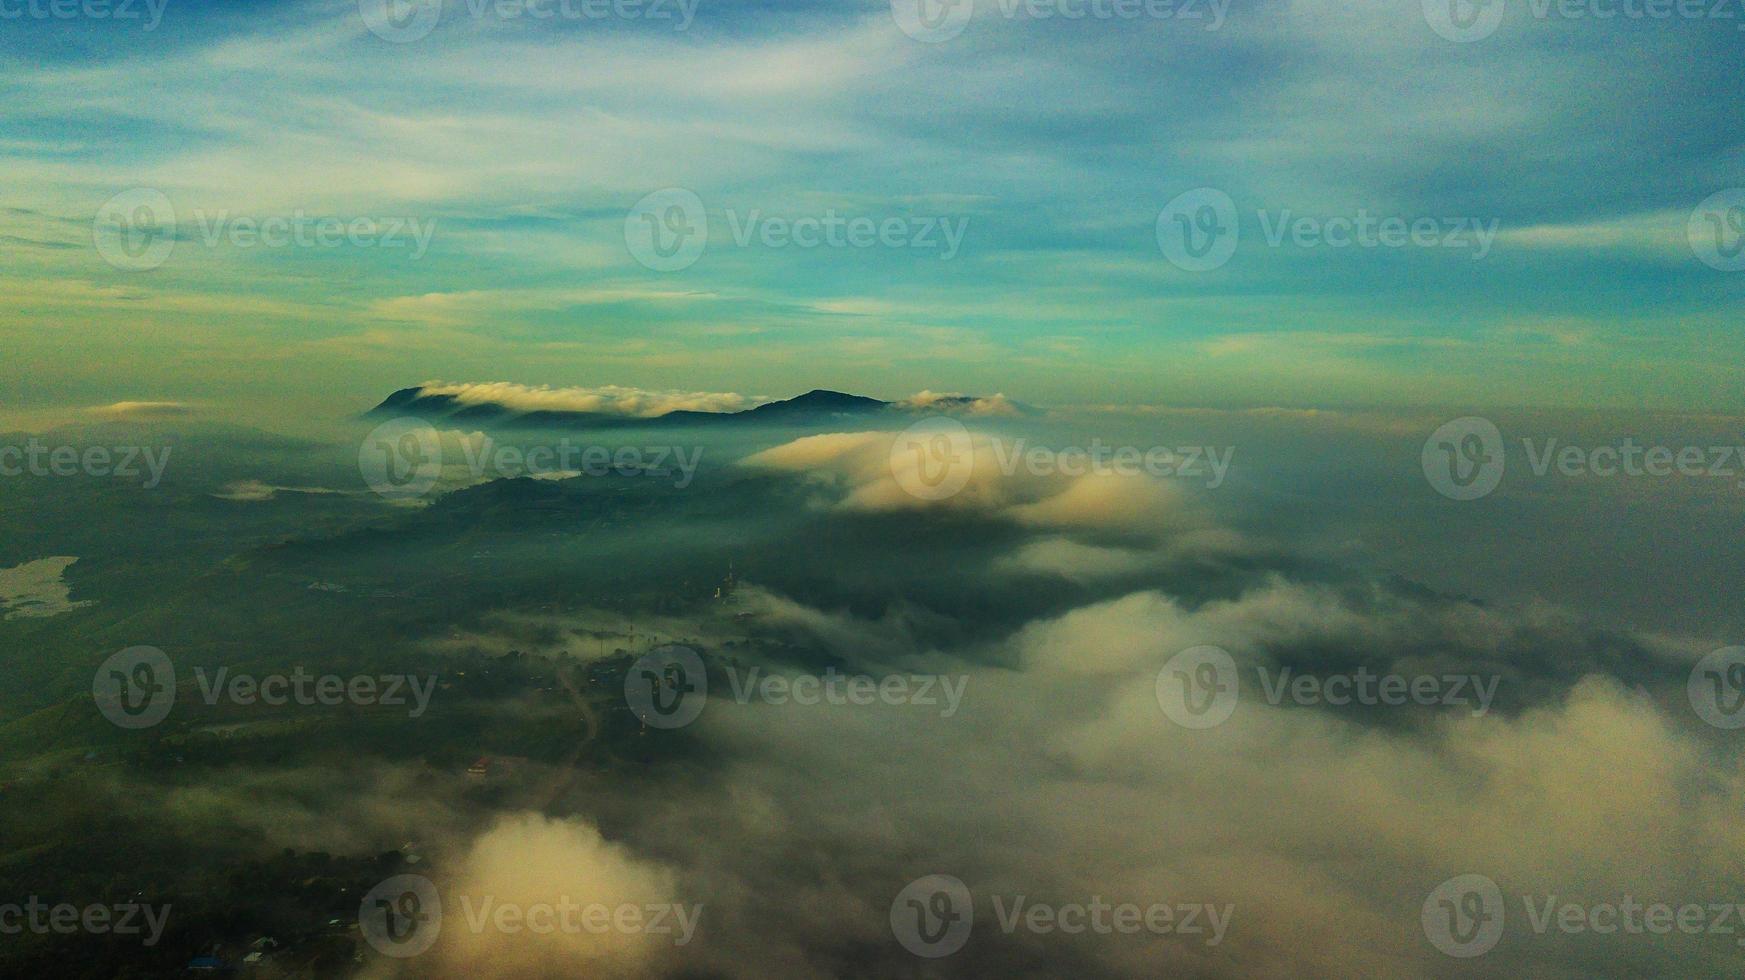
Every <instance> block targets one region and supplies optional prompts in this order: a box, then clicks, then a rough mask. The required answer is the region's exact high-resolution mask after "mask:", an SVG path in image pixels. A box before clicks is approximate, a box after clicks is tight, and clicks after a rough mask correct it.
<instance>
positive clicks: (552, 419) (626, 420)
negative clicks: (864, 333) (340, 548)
mask: <svg viewBox="0 0 1745 980" xmlns="http://www.w3.org/2000/svg"><path fill="white" fill-rule="evenodd" d="M971 400H972V399H969V398H963V399H961V401H962V402H968V401H971ZM951 401H953V402H957V401H959V400H958V399H952V400H951ZM899 410H900V409H899V408H898V406H897V405H896V404H895V403H893V402H887V401H881V400H879V399H877V398H868V397H866V396H865V395H851V394H848V393H846V392H841V391H830V390H828V389H824V388H814V389H813V390H811V391H808V392H806V393H805V394H803V395H799V396H797V397H794V398H789V399H786V400H784V401H774V402H769V403H767V404H763V405H759V406H757V407H756V408H748V409H746V410H744V411H741V412H698V411H689V410H680V411H674V412H668V413H666V414H664V415H658V416H654V417H652V418H634V417H629V416H624V415H612V414H607V413H604V412H569V411H561V410H551V409H543V410H537V411H530V412H517V411H515V410H514V409H512V408H509V407H507V406H504V405H498V404H494V403H491V402H481V403H475V404H471V405H463V404H461V403H459V402H458V401H457V400H456V398H455V396H454V395H452V394H446V393H440V392H427V391H425V390H424V388H423V387H422V386H418V387H413V388H402V389H400V390H399V391H396V392H394V393H393V394H391V395H389V396H388V397H387V398H385V399H383V400H382V403H381V404H380V405H377V406H376V407H375V408H372V409H370V410H369V412H367V413H365V415H366V417H383V416H413V417H417V418H425V419H431V420H438V419H440V420H442V421H445V422H465V423H470V424H474V425H499V426H503V427H514V428H589V429H595V428H627V427H631V426H660V425H763V426H810V425H818V424H823V423H827V422H831V421H837V420H842V419H845V418H865V417H871V416H877V415H879V414H882V413H885V412H892V411H899Z"/></svg>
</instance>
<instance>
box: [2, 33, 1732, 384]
mask: <svg viewBox="0 0 1745 980" xmlns="http://www.w3.org/2000/svg"><path fill="white" fill-rule="evenodd" d="M38 2H39V4H40V3H41V2H42V0H38ZM163 2H164V5H163V6H162V9H161V20H159V21H158V22H157V24H156V26H155V28H152V29H150V30H147V29H146V26H147V18H149V17H150V16H151V14H150V11H149V10H148V9H147V5H146V4H145V3H144V0H137V2H136V3H135V4H134V6H133V10H135V11H137V12H138V13H139V14H140V15H141V17H140V19H136V20H117V19H114V18H113V17H108V18H96V17H90V16H74V17H72V18H70V19H61V18H56V17H53V16H41V15H39V14H40V10H41V9H43V8H41V7H38V8H31V7H29V6H28V3H29V0H4V2H0V14H3V15H4V19H0V92H4V96H5V97H4V98H3V99H0V159H3V163H0V166H3V167H4V170H5V173H6V174H7V177H8V179H7V180H6V181H5V182H4V185H3V187H0V209H5V210H3V211H0V256H3V257H4V261H3V264H0V287H3V288H4V289H5V290H6V292H7V293H8V295H9V296H10V297H11V300H12V301H11V302H10V303H8V304H6V306H5V307H4V308H0V337H3V339H4V341H5V344H6V347H7V349H8V350H9V351H10V352H11V354H12V356H9V357H7V358H5V359H4V360H0V390H5V391H9V392H12V393H13V394H12V396H11V397H9V398H7V399H5V400H4V402H0V412H3V411H8V410H9V411H12V412H29V411H34V410H40V409H45V408H49V407H53V406H57V405H77V404H89V403H99V402H107V401H114V400H119V399H123V398H127V399H169V400H187V401H203V402H211V403H215V404H238V403H240V404H243V405H245V406H249V407H250V408H259V407H260V406H268V407H270V411H283V410H285V409H287V408H290V407H296V409H297V410H299V411H303V410H311V409H314V408H315V407H316V406H319V405H324V404H326V405H333V406H334V408H333V409H332V410H334V411H348V410H351V409H352V408H354V407H355V406H354V404H353V403H354V402H356V401H358V400H364V401H368V400H370V399H371V398H372V397H375V396H379V395H380V394H381V393H385V391H386V390H388V389H391V388H393V387H398V386H401V385H404V384H412V383H416V382H419V381H423V380H426V379H429V378H438V377H440V378H448V379H452V380H469V381H484V380H508V381H516V382H523V383H530V384H580V385H599V384H630V385H638V386H642V387H648V388H678V389H703V390H721V391H743V392H752V393H760V394H774V395H781V394H789V393H792V392H795V391H799V390H804V389H806V388H810V387H814V386H827V387H838V388H848V389H854V390H860V391H865V392H867V393H871V394H877V395H884V396H900V395H904V394H908V393H911V392H914V391H917V390H920V389H923V388H930V389H933V390H967V391H978V392H991V391H1003V392H1005V393H1006V394H1008V395H1012V396H1014V397H1018V398H1020V399H1025V400H1029V401H1034V402H1040V403H1047V404H1079V403H1098V404H1100V403H1111V402H1113V403H1123V404H1126V403H1134V404H1170V405H1217V406H1229V405H1290V406H1317V407H1342V406H1384V407H1385V406H1429V405H1435V406H1443V405H1450V406H1452V405H1477V406H1493V405H1545V406H1583V407H1610V408H1637V407H1645V408H1655V409H1680V410H1697V411H1718V412H1732V411H1738V410H1740V409H1741V408H1745V384H1741V382H1740V381H1739V375H1738V372H1737V371H1736V370H1735V369H1734V368H1733V365H1734V364H1735V363H1737V361H1738V358H1739V355H1740V354H1741V353H1742V351H1741V341H1740V336H1739V335H1740V331H1739V329H1738V327H1739V323H1738V320H1739V318H1738V316H1737V312H1736V311H1737V310H1738V308H1739V307H1740V299H1741V296H1742V295H1745V272H1737V271H1724V270H1723V269H1720V268H1715V267H1711V265H1709V264H1705V263H1704V262H1703V261H1702V260H1701V259H1700V258H1699V256H1698V255H1697V254H1696V252H1695V251H1694V250H1693V247H1692V244H1691V241H1690V236H1689V232H1690V227H1691V225H1692V222H1693V220H1694V221H1696V222H1697V224H1698V226H1699V227H1701V224H1702V216H1701V215H1700V214H1699V215H1697V216H1696V217H1695V218H1693V212H1694V211H1696V210H1697V209H1699V207H1700V206H1701V205H1702V204H1703V202H1705V200H1713V198H1712V195H1715V194H1717V193H1721V192H1725V191H1728V190H1729V189H1732V188H1739V187H1745V113H1741V112H1740V111H1739V108H1738V106H1739V96H1740V94H1741V89H1742V88H1745V85H1742V83H1741V78H1740V74H1739V72H1740V68H1741V66H1742V65H1745V32H1742V31H1741V29H1740V28H1741V27H1745V2H1735V3H1734V4H1732V5H1731V6H1727V5H1722V6H1721V7H1718V8H1717V7H1714V6H1713V5H1712V4H1706V5H1704V8H1703V12H1704V13H1705V14H1708V13H1710V12H1711V11H1712V12H1715V13H1720V14H1727V13H1730V14H1731V15H1732V16H1731V17H1726V18H1720V17H1713V18H1712V17H1708V16H1705V17H1703V18H1701V19H1687V18H1680V17H1677V16H1672V17H1667V18H1664V19H1653V18H1647V17H1641V18H1637V17H1629V16H1618V17H1615V18H1612V19H1599V18H1597V17H1595V16H1593V13H1594V11H1595V10H1601V11H1603V10H1610V9H1617V10H1623V9H1624V5H1623V4H1622V3H1621V2H1620V3H1616V4H1614V3H1612V2H1611V0H1596V2H1597V3H1598V4H1599V7H1597V8H1590V7H1588V6H1587V5H1586V4H1583V5H1582V6H1581V7H1580V8H1579V9H1578V10H1577V12H1578V13H1582V15H1581V16H1561V15H1559V14H1558V13H1557V12H1556V8H1551V9H1550V10H1548V11H1547V13H1546V16H1544V17H1540V16H1537V15H1536V11H1535V9H1534V7H1533V5H1532V4H1531V3H1529V2H1528V0H1501V2H1502V3H1503V8H1502V9H1503V18H1502V21H1501V25H1500V27H1499V28H1498V29H1497V30H1496V31H1495V33H1494V34H1492V35H1490V36H1487V37H1483V38H1482V39H1478V40H1474V41H1470V42H1466V43H1457V42H1454V41H1450V40H1447V39H1445V38H1444V37H1441V36H1439V35H1438V34H1437V33H1436V31H1435V30H1433V29H1432V21H1434V20H1435V19H1436V16H1437V14H1436V8H1435V7H1434V5H1431V6H1422V5H1420V4H1418V3H1415V2H1414V3H1398V2H1393V3H1381V2H1368V0H1358V2H1351V3H1335V2H1324V3H1323V2H1306V3H1274V2H1266V3H1249V2H1243V0H1232V2H1231V3H1230V4H1229V6H1228V8H1227V9H1224V10H1222V11H1221V12H1219V14H1218V16H1221V18H1222V19H1221V22H1217V23H1216V27H1215V29H1213V26H1214V21H1216V20H1217V18H1216V17H1214V16H1213V11H1212V10H1211V9H1210V0H1203V2H1202V4H1200V5H1197V6H1195V7H1193V8H1188V9H1183V8H1180V7H1157V8H1153V9H1154V10H1159V11H1167V12H1169V14H1170V15H1169V16H1151V15H1145V14H1143V13H1141V15H1139V16H1133V17H1119V16H1112V17H1098V16H1086V17H1083V18H1078V19H1063V18H1062V17H1059V16H1055V17H1048V18H1043V19H1039V18H1038V17H1037V16H1035V15H1034V14H1035V10H1034V9H1033V8H1032V7H1031V6H1029V5H1025V4H1019V5H1018V6H1017V7H1016V10H1015V12H1014V13H1013V14H1012V15H1010V16H1008V15H1007V14H1006V13H1005V12H1004V11H1002V9H1001V7H1000V4H999V2H998V0H990V2H988V3H985V4H983V5H980V6H978V7H977V8H976V11H975V16H974V17H973V18H972V19H970V20H969V21H968V22H967V23H966V24H963V25H962V29H961V33H959V34H957V35H956V36H954V37H951V38H949V39H946V40H938V41H936V42H929V41H925V40H917V39H916V38H914V37H911V36H910V35H909V34H907V33H905V32H904V30H902V29H901V27H900V26H899V20H900V19H901V18H900V17H899V16H894V15H893V9H892V7H891V6H890V5H889V4H883V3H870V2H869V3H853V4H850V3H826V4H818V3H780V4H771V3H759V4H749V3H734V4H726V3H711V2H710V0H697V2H696V4H695V8H694V11H691V12H690V13H689V14H688V16H690V17H691V18H692V19H691V20H690V21H689V23H688V24H684V23H683V18H684V17H685V16H687V14H685V13H683V12H681V11H680V9H679V5H678V4H677V3H676V2H673V3H669V4H666V5H664V6H663V7H661V8H660V10H659V11H658V12H659V13H664V14H670V15H671V16H669V17H666V18H664V19H662V18H651V17H650V16H647V11H646V10H642V11H641V13H639V14H638V15H637V16H628V17H626V16H605V17H597V16H566V15H565V14H564V12H563V11H562V10H560V9H559V8H558V3H559V2H560V0H550V2H549V4H548V5H547V6H546V7H544V8H542V9H545V10H550V11H554V12H555V15H554V16H551V17H537V16H533V15H532V14H531V13H529V12H526V11H522V12H520V13H519V14H517V13H515V10H516V8H512V7H510V8H501V9H505V10H508V11H509V12H510V13H509V15H507V16H505V15H503V14H502V13H499V12H497V11H498V10H499V9H500V8H497V7H495V6H492V5H481V6H480V7H479V8H478V9H479V10H480V13H479V14H478V15H475V14H474V10H473V8H470V7H469V4H468V0H447V2H446V3H445V4H444V5H443V7H442V9H441V12H440V13H441V16H440V18H439V19H438V20H437V21H436V22H435V23H434V26H433V28H432V29H430V30H429V32H428V34H425V35H423V36H421V37H418V38H416V39H414V40H407V41H404V42H403V43H396V42H394V41H390V40H385V39H384V38H383V37H381V36H378V35H377V34H376V33H373V32H372V31H371V30H370V29H369V25H368V23H366V16H365V11H366V10H368V9H369V8H370V5H371V4H372V3H373V2H374V0H364V9H360V5H359V3H358V2H356V0H341V2H330V3H300V2H292V3H193V2H186V0H163ZM573 2H577V3H579V0H573ZM687 2H688V0H687ZM903 2H907V0H899V4H901V3H903ZM1062 4H1065V5H1067V7H1068V8H1069V9H1085V6H1086V5H1085V3H1083V2H1081V0H1049V2H1048V3H1046V4H1044V3H1042V2H1041V0H1038V2H1037V4H1036V5H1035V6H1036V7H1039V8H1042V9H1045V10H1046V9H1055V10H1058V9H1060V7H1061V5H1062ZM408 9H409V11H411V12H412V13H414V14H416V13H417V11H418V9H419V8H418V7H417V6H416V5H414V6H413V7H410V8H408ZM569 9H570V10H582V9H584V8H582V7H579V6H576V7H571V8H569ZM587 9H594V8H587ZM638 9H641V8H638ZM1100 9H1110V8H1100ZM1141 9H1142V8H1141ZM1630 9H1637V10H1640V9H1641V8H1640V7H1639V6H1638V7H1632V8H1630ZM1687 9H1690V10H1693V11H1694V10H1695V9H1696V8H1695V7H1694V6H1693V7H1690V8H1687ZM33 10H34V11H37V13H33ZM1190 13H1192V14H1202V15H1203V16H1198V17H1197V18H1195V17H1190V16H1189V14H1190ZM681 27H682V29H681ZM134 188H149V189H152V190H154V191H157V192H160V193H161V194H162V195H163V197H164V199H166V200H168V201H169V202H171V204H172V205H173V210H174V214H175V218H176V225H175V233H174V236H173V237H174V241H175V245H174V248H173V251H172V252H171V253H170V254H169V255H168V257H167V258H166V259H165V260H164V261H163V262H162V263H161V264H159V265H156V266H155V267H153V268H150V269H145V270H134V269H126V268H116V267H114V266H113V265H111V264H110V263H107V262H105V260H104V258H103V256H102V255H101V254H100V253H99V251H98V250H97V249H96V248H94V247H93V246H92V242H93V221H94V220H95V219H97V218H98V217H99V216H100V215H102V214H103V213H104V211H103V208H104V204H105V202H106V201H110V200H111V199H112V198H113V197H114V196H115V195H117V194H118V193H121V192H125V191H129V190H131V189H134ZM666 188H682V189H684V190H687V191H689V192H692V193H694V194H695V195H696V197H697V200H698V201H700V202H701V204H702V207H703V212H704V214H705V215H706V221H707V226H708V239H707V242H708V243H707V247H706V248H705V249H704V251H703V253H702V255H701V256H700V257H698V258H697V259H696V260H695V261H694V263H692V264H690V265H688V266H686V267H684V268H682V269H676V270H672V271H657V270H654V269H650V268H648V267H645V266H644V265H643V264H641V263H639V262H638V261H637V260H636V258H635V257H634V256H633V255H632V249H631V248H629V247H627V244H626V236H625V227H626V218H627V214H628V212H630V211H631V210H632V209H633V208H634V207H635V206H636V205H637V203H638V202H639V201H641V200H643V199H644V198H645V196H646V195H648V194H650V193H651V192H655V191H659V190H662V189H666ZM1197 188H1215V189H1216V190H1218V191H1220V192H1222V193H1223V194H1225V195H1227V196H1228V198H1229V200H1230V201H1231V202H1232V203H1233V205H1234V209H1235V216H1236V225H1237V227H1238V233H1237V244H1236V248H1235V251H1234V254H1232V255H1231V256H1230V257H1229V259H1228V261H1226V262H1225V263H1224V264H1222V265H1220V266H1218V267H1216V268H1212V269H1209V270H1205V271H1194V270H1191V269H1184V268H1181V267H1179V266H1178V265H1177V264H1175V263H1173V262H1172V261H1170V259H1169V257H1168V256H1167V255H1166V254H1165V250H1164V249H1162V248H1160V245H1159V239H1158V226H1159V213H1160V211H1161V210H1163V209H1165V207H1166V206H1167V205H1169V204H1170V202H1172V201H1173V200H1176V199H1178V196H1179V195H1182V194H1184V193H1186V192H1191V191H1194V190H1195V189H1197ZM1742 193H1745V192H1742ZM1721 200H1722V206H1721V210H1720V211H1718V212H1716V213H1717V214H1719V215H1720V217H1721V219H1722V221H1723V225H1722V226H1721V230H1720V231H1719V232H1718V233H1719V234H1720V235H1721V236H1722V241H1723V243H1731V242H1732V241H1734V240H1736V236H1734V235H1733V232H1732V231H1731V230H1730V229H1731V226H1728V225H1726V224H1725V223H1724V222H1725V220H1726V219H1727V217H1728V216H1729V215H1733V214H1736V213H1737V212H1735V211H1729V210H1728V209H1727V208H1728V207H1729V206H1730V204H1731V201H1732V199H1730V198H1723V199H1721ZM1740 204H1741V205H1745V198H1741V200H1740ZM827 216H836V217H838V218H841V219H843V220H848V219H855V218H858V219H862V220H863V221H867V222H886V221H890V220H893V219H894V220H896V221H897V222H898V223H899V224H900V225H901V226H902V227H903V228H904V229H905V231H904V235H906V236H907V238H906V239H904V241H905V244H902V245H901V246H899V247H892V246H888V245H884V244H875V245H872V246H870V247H828V246H824V247H816V248H801V247H796V246H794V245H791V244H789V245H784V244H781V241H782V239H781V235H780V230H781V227H780V225H779V222H778V224H777V227H776V230H775V232H773V234H775V236H776V237H775V238H774V239H766V238H765V237H763V236H764V233H765V232H767V231H769V229H770V226H769V219H771V218H776V219H789V220H792V219H814V220H823V219H825V218H826V217H827ZM1361 216H1368V217H1369V218H1371V219H1374V220H1381V219H1395V220H1398V221H1401V222H1405V223H1411V222H1415V221H1426V220H1427V221H1430V222H1433V223H1434V224H1435V226H1436V227H1437V228H1438V229H1442V230H1444V231H1447V232H1455V231H1460V230H1461V229H1465V228H1471V229H1473V230H1475V231H1476V230H1479V229H1484V228H1490V229H1492V230H1493V233H1494V236H1495V237H1494V241H1493V242H1492V243H1491V244H1490V245H1489V246H1488V247H1486V248H1485V250H1484V251H1483V253H1482V256H1481V255H1480V253H1479V250H1478V248H1477V247H1476V245H1475V244H1467V245H1461V244H1458V243H1457V242H1454V240H1453V239H1450V242H1451V243H1450V244H1447V245H1442V244H1438V245H1434V246H1426V245H1412V244H1407V245H1404V246H1398V247H1395V246H1389V245H1380V246H1377V247H1363V246H1357V245H1353V246H1349V247H1344V246H1341V247H1334V246H1331V245H1328V244H1326V239H1327V238H1328V237H1332V238H1337V237H1338V236H1337V234H1336V232H1337V230H1338V229H1339V228H1340V227H1341V226H1340V224H1339V223H1340V221H1341V220H1345V221H1354V220H1356V219H1358V218H1359V217H1361ZM274 217H278V218H281V219H292V218H300V220H306V221H316V220H320V219H330V220H337V221H339V222H352V221H354V220H357V219H367V220H368V221H370V222H372V223H373V224H374V226H375V227H376V228H377V229H378V230H379V229H381V228H384V227H385V226H387V225H389V224H394V223H399V222H410V223H413V224H415V225H425V226H427V227H429V228H430V229H431V233H430V237H429V241H428V247H427V249H421V250H414V249H413V248H410V247H381V245H380V244H376V243H374V242H373V241H368V240H366V241H365V242H363V243H362V244H359V243H356V242H346V243H342V244H339V245H336V246H331V247H327V246H323V247H273V248H269V247H264V246H261V245H259V244H257V243H253V242H251V241H249V240H247V239H246V238H245V239H241V240H240V244H239V240H238V239H236V238H234V237H232V236H231V235H230V234H229V233H228V229H231V228H233V227H235V226H236V223H237V222H239V221H240V222H242V223H243V224H245V225H246V224H248V223H249V222H259V221H263V220H266V219H269V218H274ZM1302 219H1307V221H1308V222H1309V239H1308V240H1310V241H1319V242H1320V244H1314V245H1305V244H1300V243H1299V242H1298V241H1296V240H1294V239H1293V236H1291V235H1289V234H1287V235H1285V237H1283V238H1281V239H1280V240H1279V243H1278V244H1276V245H1275V244H1272V243H1270V242H1269V241H1268V232H1269V231H1276V229H1277V227H1278V225H1279V223H1280V222H1282V221H1293V222H1294V221H1299V220H1302ZM1165 224H1168V222H1167V220H1166V222H1165ZM947 227H956V228H959V229H961V232H962V241H961V245H960V247H958V248H957V249H956V250H955V254H952V255H950V257H945V255H944V254H943V252H944V250H943V249H942V248H940V247H925V246H924V245H923V242H924V241H925V240H926V236H924V235H923V234H922V232H923V230H924V229H927V228H933V229H935V231H936V232H937V230H938V229H941V228H947ZM746 228H751V229H753V233H752V235H751V237H750V238H749V239H747V240H746V241H745V242H744V243H743V244H742V243H741V242H739V241H736V236H735V232H736V230H737V231H743V229H746ZM214 229H218V230H217V231H216V232H215V231H214ZM1729 236H1732V237H1729ZM1445 237H1448V236H1446V235H1438V238H1439V239H1440V238H1445ZM1458 237H1460V236H1455V238H1458ZM770 241H775V242H776V244H769V242H770ZM908 242H912V244H908ZM384 244H385V243H384ZM399 244H400V245H402V246H404V245H406V244H407V243H406V242H404V241H402V242H400V243H399ZM415 251H416V254H414V253H415ZM246 410H249V409H245V411H246ZM260 410H262V411H267V410H268V409H267V408H260ZM316 410H318V409H316Z"/></svg>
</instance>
